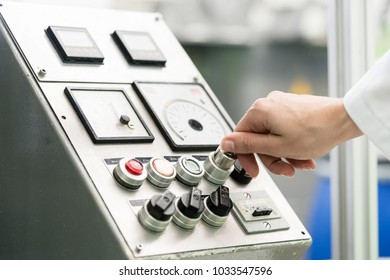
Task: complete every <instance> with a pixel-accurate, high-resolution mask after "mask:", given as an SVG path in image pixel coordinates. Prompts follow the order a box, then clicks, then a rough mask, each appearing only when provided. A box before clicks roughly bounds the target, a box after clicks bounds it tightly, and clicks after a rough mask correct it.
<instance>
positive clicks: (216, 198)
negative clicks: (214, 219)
mask: <svg viewBox="0 0 390 280" xmlns="http://www.w3.org/2000/svg"><path fill="white" fill-rule="evenodd" d="M206 203H207V207H208V208H209V209H210V211H211V212H212V213H214V214H215V215H217V216H220V217H224V216H227V215H228V214H229V213H230V210H232V208H233V202H232V200H231V199H230V197H229V189H228V188H227V187H225V186H219V187H218V189H216V190H215V191H214V192H212V193H211V194H210V195H209V197H208V199H207V202H206Z"/></svg>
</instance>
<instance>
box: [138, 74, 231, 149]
mask: <svg viewBox="0 0 390 280" xmlns="http://www.w3.org/2000/svg"><path fill="white" fill-rule="evenodd" d="M139 84H154V85H158V84H176V85H188V86H190V85H197V86H200V87H201V88H202V89H203V90H204V92H205V93H206V94H207V96H208V97H209V98H210V100H211V102H212V103H213V104H214V106H215V108H216V109H217V110H218V112H219V113H220V115H221V117H222V119H223V120H224V121H225V123H226V125H227V126H228V127H229V128H230V129H231V130H232V131H233V128H232V127H231V125H230V124H229V122H228V121H227V120H226V118H225V116H224V115H223V114H222V112H221V110H220V109H219V107H218V106H217V105H216V104H215V102H214V100H213V99H212V98H211V96H210V94H209V93H208V92H207V90H206V89H205V88H204V86H203V85H202V84H200V83H170V82H142V81H134V82H133V84H132V85H133V88H134V90H135V92H136V93H137V94H138V96H139V97H140V99H141V100H142V102H143V104H144V105H145V107H146V109H147V111H148V112H149V114H150V115H151V116H152V118H153V120H154V121H155V123H156V124H157V126H158V128H159V130H160V131H161V133H162V135H163V136H164V138H165V140H166V141H167V142H168V145H169V147H170V148H171V149H172V151H214V150H216V149H217V148H218V145H201V144H195V145H194V144H192V145H181V144H177V143H175V141H174V140H173V139H172V137H171V135H170V133H169V131H167V129H166V128H165V125H164V123H163V122H162V120H161V119H160V118H159V116H158V115H157V113H156V112H155V111H154V109H153V107H152V106H151V104H150V103H149V102H148V100H147V98H146V97H145V96H144V95H143V93H142V89H141V88H140V87H139V86H138V85H139Z"/></svg>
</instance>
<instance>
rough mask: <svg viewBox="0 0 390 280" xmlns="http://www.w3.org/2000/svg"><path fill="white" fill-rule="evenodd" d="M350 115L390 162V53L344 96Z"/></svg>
mask: <svg viewBox="0 0 390 280" xmlns="http://www.w3.org/2000/svg"><path fill="white" fill-rule="evenodd" d="M344 106H345V109H346V110H347V112H348V114H349V116H350V117H351V118H352V120H353V121H354V122H355V123H356V125H357V126H358V127H359V128H360V130H361V131H362V132H363V133H364V134H365V135H367V137H368V138H369V139H370V140H371V141H372V142H373V143H374V144H375V145H376V146H377V147H378V148H379V149H380V150H381V151H382V152H383V153H384V155H385V156H386V157H387V158H388V159H390V51H388V52H387V53H386V54H385V55H384V56H383V57H382V58H381V59H379V61H378V62H377V63H376V64H375V65H374V66H373V67H372V68H371V69H370V70H369V71H368V72H367V73H366V74H365V75H364V76H363V77H362V78H361V79H360V80H359V81H358V83H357V84H356V85H354V86H353V87H352V88H351V90H349V91H348V93H347V94H346V95H345V98H344Z"/></svg>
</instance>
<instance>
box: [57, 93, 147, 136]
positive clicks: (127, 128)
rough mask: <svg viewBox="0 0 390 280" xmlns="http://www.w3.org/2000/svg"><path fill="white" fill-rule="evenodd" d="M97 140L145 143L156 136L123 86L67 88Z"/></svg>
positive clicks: (84, 123)
mask: <svg viewBox="0 0 390 280" xmlns="http://www.w3.org/2000/svg"><path fill="white" fill-rule="evenodd" d="M65 94H66V96H67V97H68V99H69V101H70V103H71V104H72V106H73V108H74V109H75V111H76V113H77V115H78V116H79V118H80V120H81V122H82V124H83V125H84V127H85V129H86V130H87V132H88V134H89V136H90V137H91V139H92V141H93V142H94V143H145V142H153V140H154V137H153V135H152V133H151V132H150V131H149V129H148V127H147V126H146V124H145V123H144V121H143V120H142V118H141V116H140V115H139V114H138V112H137V110H136V109H135V107H134V105H133V104H132V102H131V101H130V99H129V98H128V96H127V95H126V93H125V91H124V90H122V89H96V88H69V87H67V88H65Z"/></svg>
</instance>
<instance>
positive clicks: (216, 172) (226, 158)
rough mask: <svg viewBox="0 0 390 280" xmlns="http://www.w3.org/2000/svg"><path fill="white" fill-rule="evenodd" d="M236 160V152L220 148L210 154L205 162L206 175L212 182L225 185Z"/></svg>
mask: <svg viewBox="0 0 390 280" xmlns="http://www.w3.org/2000/svg"><path fill="white" fill-rule="evenodd" d="M236 160H237V156H236V155H235V154H233V153H229V152H223V151H222V150H221V149H220V148H218V149H217V150H216V151H215V152H212V153H210V154H209V156H208V157H207V159H206V160H205V162H204V164H203V166H204V170H205V174H204V177H205V178H206V179H207V180H209V181H210V182H211V183H214V184H216V185H223V184H224V183H225V182H226V180H227V179H228V178H229V175H230V173H232V171H233V169H234V166H233V165H234V162H235V161H236Z"/></svg>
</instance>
